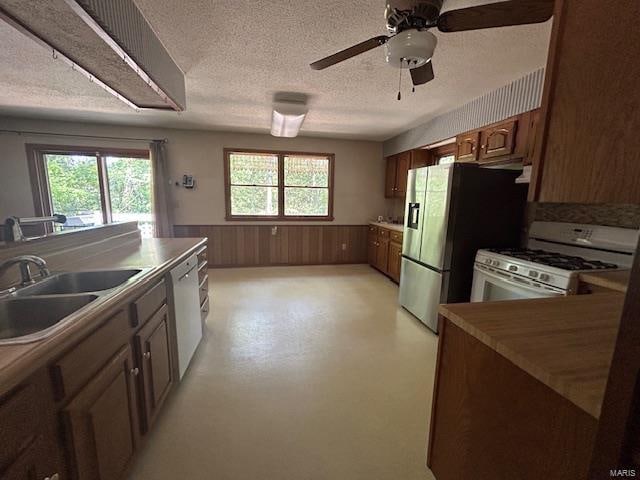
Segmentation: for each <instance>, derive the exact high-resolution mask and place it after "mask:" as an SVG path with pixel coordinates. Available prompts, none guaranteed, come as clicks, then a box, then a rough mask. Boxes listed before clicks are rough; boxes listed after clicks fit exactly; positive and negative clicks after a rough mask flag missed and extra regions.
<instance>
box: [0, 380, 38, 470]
mask: <svg viewBox="0 0 640 480" xmlns="http://www.w3.org/2000/svg"><path fill="white" fill-rule="evenodd" d="M39 404H40V402H39V401H38V396H37V392H36V388H35V386H34V385H33V384H28V385H24V386H21V387H19V388H18V389H16V390H14V391H13V392H11V393H9V394H8V395H7V396H6V397H4V398H2V399H0V445H2V448H0V471H4V470H5V469H6V468H8V466H9V465H10V464H11V463H13V462H16V461H17V460H16V457H17V456H18V455H19V453H20V452H21V451H22V450H23V449H24V448H25V447H27V445H28V444H29V443H30V442H32V441H33V439H34V438H35V437H36V435H37V432H38V423H39V422H38V420H39V416H38V415H37V414H38V413H40V412H39V408H38V405H39ZM2 478H5V477H4V476H2ZM15 478H18V477H15Z"/></svg>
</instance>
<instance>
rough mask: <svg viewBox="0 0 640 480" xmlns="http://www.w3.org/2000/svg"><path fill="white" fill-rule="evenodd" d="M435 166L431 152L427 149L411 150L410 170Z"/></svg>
mask: <svg viewBox="0 0 640 480" xmlns="http://www.w3.org/2000/svg"><path fill="white" fill-rule="evenodd" d="M429 165H433V157H432V155H431V152H430V151H429V150H427V149H426V148H416V149H415V150H411V163H410V165H409V169H412V168H420V167H427V166H429Z"/></svg>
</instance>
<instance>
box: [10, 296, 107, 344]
mask: <svg viewBox="0 0 640 480" xmlns="http://www.w3.org/2000/svg"><path fill="white" fill-rule="evenodd" d="M96 298H98V296H97V295H68V296H58V297H30V298H15V297H12V298H5V299H2V300H0V344H7V343H28V342H33V341H35V340H39V339H41V338H44V337H46V336H47V335H48V334H49V333H51V332H52V331H53V330H54V329H55V328H56V327H57V326H59V325H61V321H62V320H64V319H65V318H67V317H68V316H69V315H71V314H72V313H74V312H76V311H78V310H80V309H81V308H82V307H84V306H85V305H88V304H89V303H91V302H92V301H94V300H95V299H96Z"/></svg>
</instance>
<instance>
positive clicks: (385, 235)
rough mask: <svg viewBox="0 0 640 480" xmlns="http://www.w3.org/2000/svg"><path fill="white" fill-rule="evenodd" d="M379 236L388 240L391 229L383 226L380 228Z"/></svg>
mask: <svg viewBox="0 0 640 480" xmlns="http://www.w3.org/2000/svg"><path fill="white" fill-rule="evenodd" d="M378 237H380V240H386V239H388V238H389V230H387V229H386V228H381V229H379V230H378Z"/></svg>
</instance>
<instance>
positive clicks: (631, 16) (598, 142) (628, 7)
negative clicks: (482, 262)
mask: <svg viewBox="0 0 640 480" xmlns="http://www.w3.org/2000/svg"><path fill="white" fill-rule="evenodd" d="M556 7H557V8H556V11H555V14H554V20H553V29H552V32H551V43H550V46H549V56H548V60H547V68H546V70H545V85H544V92H543V100H542V119H541V122H540V128H539V130H540V132H539V134H538V138H539V140H538V142H537V145H536V154H535V158H534V167H533V172H532V177H531V184H530V190H529V199H530V200H531V201H538V202H561V203H612V204H613V203H617V204H623V203H627V204H636V205H637V204H639V203H640V188H638V186H639V185H640V148H638V146H637V143H638V132H640V115H638V110H639V109H640V88H638V78H640V62H638V61H637V59H638V58H640V28H638V25H637V22H638V18H640V2H638V1H637V0H624V1H619V2H615V14H614V15H604V16H603V15H602V10H601V8H602V2H599V1H597V0H563V1H562V2H556ZM585 25H589V34H588V35H585ZM585 58H588V61H585ZM634 58H635V59H636V60H632V61H630V59H634Z"/></svg>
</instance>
